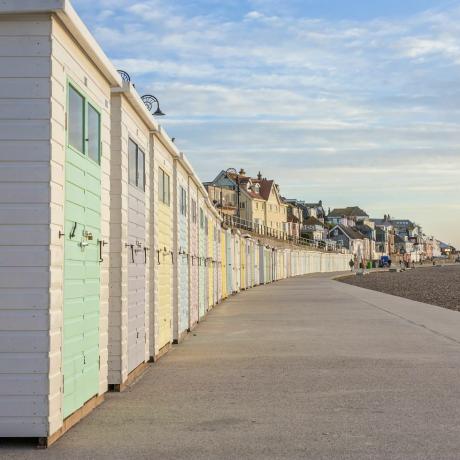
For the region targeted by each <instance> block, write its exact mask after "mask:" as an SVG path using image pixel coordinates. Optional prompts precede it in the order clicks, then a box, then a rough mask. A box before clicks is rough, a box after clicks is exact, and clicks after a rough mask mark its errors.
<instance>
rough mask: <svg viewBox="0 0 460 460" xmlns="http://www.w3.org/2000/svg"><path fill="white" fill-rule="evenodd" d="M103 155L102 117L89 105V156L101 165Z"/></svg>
mask: <svg viewBox="0 0 460 460" xmlns="http://www.w3.org/2000/svg"><path fill="white" fill-rule="evenodd" d="M100 153H101V116H100V115H99V112H98V111H97V110H96V109H95V108H94V107H93V106H92V105H91V104H88V156H89V157H90V158H91V159H92V160H94V161H95V162H96V163H99V159H100Z"/></svg>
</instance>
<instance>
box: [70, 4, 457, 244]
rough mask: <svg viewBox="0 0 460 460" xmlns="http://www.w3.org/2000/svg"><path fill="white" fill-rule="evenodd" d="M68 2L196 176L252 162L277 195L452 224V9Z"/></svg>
mask: <svg viewBox="0 0 460 460" xmlns="http://www.w3.org/2000/svg"><path fill="white" fill-rule="evenodd" d="M74 3H75V5H76V7H77V8H78V9H79V10H80V11H81V13H82V14H83V16H84V18H85V20H86V21H87V22H88V23H89V26H90V28H91V30H92V31H93V32H94V33H95V35H96V37H97V39H98V40H99V41H100V42H101V44H102V46H103V48H104V49H105V51H106V52H107V53H108V55H109V56H110V57H111V58H112V59H113V60H114V62H115V63H116V65H117V66H119V67H120V68H123V69H124V70H126V71H128V73H130V74H131V77H132V78H133V80H134V82H135V83H136V87H137V88H138V89H139V91H140V92H141V93H147V92H149V93H152V94H155V95H156V96H157V97H158V98H159V100H160V102H161V107H162V109H163V110H164V111H165V112H166V113H168V117H165V118H164V119H162V120H161V122H162V123H164V125H165V126H166V127H167V128H168V131H169V132H171V135H173V136H175V137H176V143H177V144H178V146H180V148H181V149H182V150H184V151H185V153H186V154H187V155H188V156H189V157H190V159H191V161H192V163H193V164H194V166H195V169H196V170H197V171H198V173H199V174H200V177H201V178H202V179H203V180H207V179H210V178H211V177H214V176H215V173H216V171H217V170H218V169H220V168H221V167H222V164H223V162H226V163H228V166H233V167H240V166H244V167H245V169H246V170H248V171H249V172H250V173H256V172H257V171H258V170H259V169H261V168H262V169H263V170H264V171H265V172H264V174H265V175H267V176H268V175H270V176H273V177H276V178H277V181H278V182H279V183H280V185H281V190H282V191H283V190H285V191H286V193H285V194H286V195H291V196H297V197H298V198H303V199H307V200H311V199H320V198H323V200H324V201H326V202H327V201H329V202H330V203H331V205H332V206H333V205H334V204H353V203H361V202H362V205H363V206H364V207H366V206H367V207H368V208H369V212H381V211H382V210H383V209H384V210H385V212H391V209H392V208H394V209H398V210H399V212H401V213H405V212H406V213H407V214H408V215H409V214H410V216H412V218H415V219H416V220H417V219H418V218H419V219H422V218H423V219H426V218H427V216H429V217H428V218H429V219H433V222H436V221H439V222H441V221H443V222H444V220H443V218H442V213H443V212H444V213H446V214H448V215H449V216H450V217H449V219H450V222H451V224H452V226H454V227H455V226H456V228H458V226H459V225H460V217H459V214H458V213H455V212H453V209H456V208H455V206H457V203H459V202H460V188H456V184H459V183H460V162H459V160H458V158H460V155H459V151H458V150H459V147H458V146H459V145H460V88H459V86H458V81H459V80H460V67H459V64H460V38H459V37H460V9H459V8H457V7H456V6H452V7H450V8H449V9H447V10H446V9H444V10H441V9H436V10H430V11H424V12H421V13H418V14H414V15H412V16H410V17H405V18H401V19H398V18H393V19H392V20H388V19H385V18H384V17H380V18H378V19H369V20H360V21H357V20H351V19H347V20H343V19H325V18H318V17H309V16H308V11H307V8H305V2H301V1H298V0H288V1H287V2H283V5H282V7H280V3H279V2H275V1H274V0H251V1H248V2H240V1H237V0H235V1H232V2H217V1H214V0H194V1H190V2H189V1H185V0H178V1H177V2H168V1H166V0H148V1H143V2H141V1H135V2H133V1H128V0H117V1H116V2H112V1H108V0H104V1H102V2H97V3H95V2H90V1H88V0H75V1H74ZM293 11H296V12H299V11H302V12H303V14H295V15H294V14H293V13H292V12H293ZM433 200H436V201H437V203H438V207H437V208H436V209H435V210H434V211H433V212H432V214H428V212H427V211H426V209H427V206H428V205H429V206H431V203H432V201H433ZM338 201H340V202H341V203H338ZM430 209H432V208H430ZM424 210H425V211H424ZM401 216H403V214H401ZM418 216H419V217H418ZM422 223H423V222H422ZM433 229H437V230H438V231H439V233H440V235H439V236H440V237H442V234H441V233H442V232H443V231H445V228H444V227H442V228H441V227H439V228H438V227H437V226H436V223H434V224H433ZM457 244H459V245H460V240H459V241H457Z"/></svg>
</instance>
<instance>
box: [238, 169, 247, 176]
mask: <svg viewBox="0 0 460 460" xmlns="http://www.w3.org/2000/svg"><path fill="white" fill-rule="evenodd" d="M238 174H239V175H240V176H246V171H245V170H244V169H243V168H241V169H240V172H239V173H238Z"/></svg>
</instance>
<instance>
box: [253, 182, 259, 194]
mask: <svg viewBox="0 0 460 460" xmlns="http://www.w3.org/2000/svg"><path fill="white" fill-rule="evenodd" d="M254 190H255V192H256V193H259V192H260V184H256V185H254Z"/></svg>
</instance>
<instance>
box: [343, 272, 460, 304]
mask: <svg viewBox="0 0 460 460" xmlns="http://www.w3.org/2000/svg"><path fill="white" fill-rule="evenodd" d="M339 281H341V282H342V283H347V284H352V285H354V286H359V287H362V288H366V289H371V290H373V291H379V292H385V293H387V294H392V295H396V296H399V297H405V298H406V299H411V300H417V301H418V302H424V303H429V304H432V305H437V306H439V307H443V308H448V309H449V310H456V311H460V264H459V265H447V266H438V267H430V268H428V267H426V268H416V269H414V270H409V271H406V272H401V273H391V272H386V271H385V272H373V273H370V274H368V275H366V276H353V275H352V276H349V277H346V278H341V279H340V280H339Z"/></svg>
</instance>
